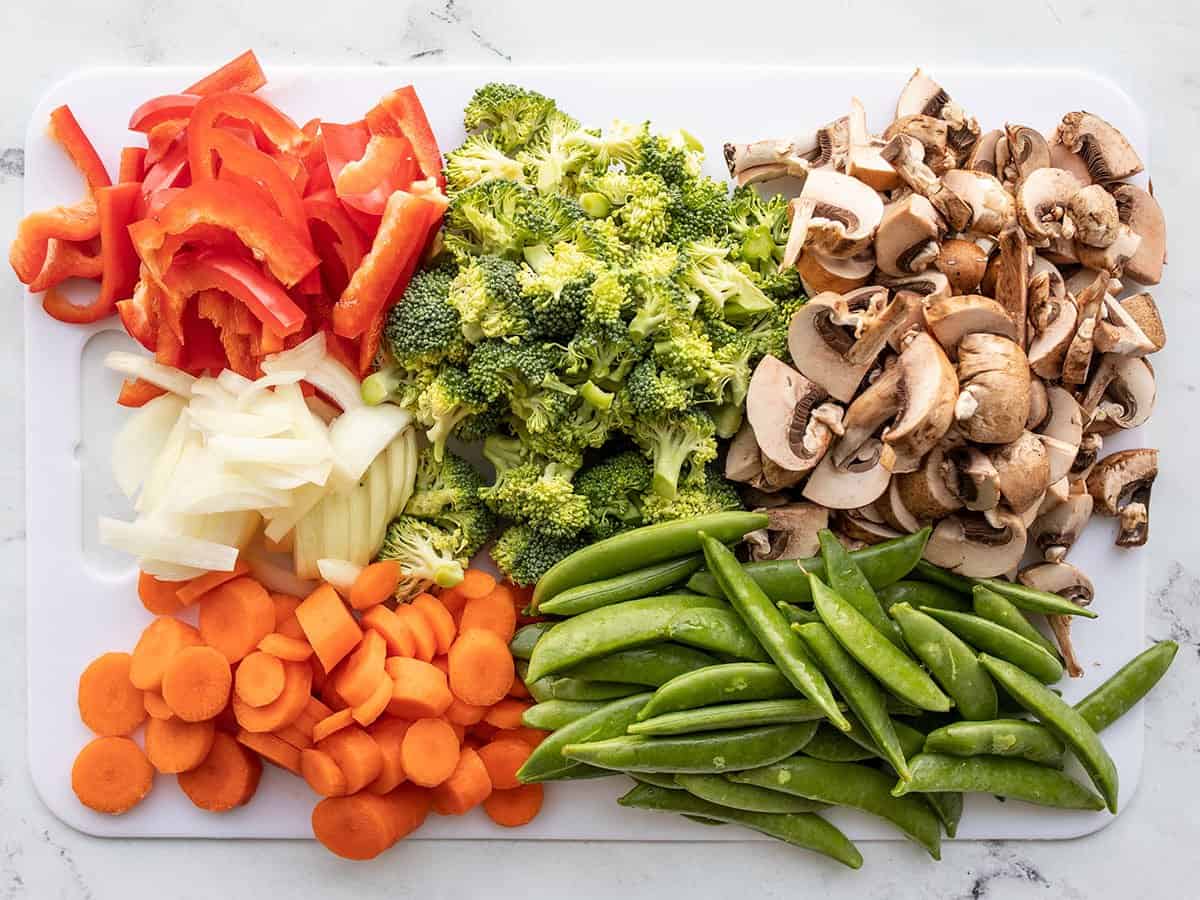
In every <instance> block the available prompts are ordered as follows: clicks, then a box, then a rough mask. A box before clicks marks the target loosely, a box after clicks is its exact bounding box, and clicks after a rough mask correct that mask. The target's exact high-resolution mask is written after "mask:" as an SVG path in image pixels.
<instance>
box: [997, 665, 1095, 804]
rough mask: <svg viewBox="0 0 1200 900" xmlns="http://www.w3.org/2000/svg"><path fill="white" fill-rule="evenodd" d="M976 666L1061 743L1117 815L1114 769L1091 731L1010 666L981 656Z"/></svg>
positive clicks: (1058, 700)
mask: <svg viewBox="0 0 1200 900" xmlns="http://www.w3.org/2000/svg"><path fill="white" fill-rule="evenodd" d="M980 662H982V663H983V665H984V666H985V667H986V668H987V670H988V672H990V673H991V675H992V677H993V678H995V679H996V681H997V682H999V683H1000V684H1002V685H1003V686H1004V689H1005V690H1006V691H1008V692H1009V693H1010V694H1012V696H1013V698H1014V699H1015V700H1016V701H1017V702H1018V703H1020V704H1021V705H1022V706H1023V707H1025V708H1026V709H1027V710H1029V712H1031V713H1033V714H1034V716H1036V717H1037V719H1038V721H1039V722H1041V723H1042V724H1043V725H1045V726H1046V727H1047V728H1049V729H1050V730H1051V731H1052V732H1054V734H1055V735H1056V736H1057V737H1058V739H1059V740H1061V741H1062V742H1063V743H1064V744H1066V745H1067V747H1069V748H1070V750H1071V752H1072V753H1073V754H1075V758H1076V759H1078V760H1079V763H1080V765H1082V766H1083V768H1084V770H1085V771H1086V772H1087V773H1088V776H1089V777H1090V778H1091V779H1092V784H1094V785H1095V786H1096V788H1097V790H1099V791H1100V793H1101V794H1102V795H1103V797H1104V802H1105V804H1106V805H1107V806H1108V809H1109V811H1110V812H1112V813H1116V811H1117V794H1118V791H1119V778H1118V775H1117V766H1116V763H1114V762H1113V760H1112V757H1111V756H1109V755H1108V751H1107V750H1105V749H1104V744H1102V743H1101V742H1100V738H1099V736H1098V735H1097V734H1096V731H1095V729H1094V728H1092V726H1091V725H1089V724H1088V723H1087V719H1085V718H1084V717H1083V716H1081V715H1080V714H1079V713H1078V712H1076V711H1075V709H1074V708H1073V707H1072V706H1071V705H1070V704H1068V703H1067V702H1066V701H1065V700H1063V699H1062V697H1059V696H1058V695H1057V694H1055V693H1054V692H1053V691H1051V690H1049V689H1048V688H1047V687H1046V686H1045V685H1043V684H1041V683H1040V682H1039V681H1038V680H1037V679H1036V678H1034V677H1033V676H1032V675H1030V674H1029V673H1028V672H1024V671H1022V670H1021V669H1019V668H1017V667H1016V666H1014V665H1013V664H1012V663H1010V662H1005V661H1004V660H1002V659H997V658H996V657H994V656H988V655H987V654H984V655H983V656H981V657H980Z"/></svg>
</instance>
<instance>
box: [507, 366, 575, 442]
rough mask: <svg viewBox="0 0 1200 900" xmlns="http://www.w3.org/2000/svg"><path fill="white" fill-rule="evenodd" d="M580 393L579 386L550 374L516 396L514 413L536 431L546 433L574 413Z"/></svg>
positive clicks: (513, 399)
mask: <svg viewBox="0 0 1200 900" xmlns="http://www.w3.org/2000/svg"><path fill="white" fill-rule="evenodd" d="M576 394H577V392H576V390H575V388H573V387H571V386H570V385H569V384H566V383H565V382H563V381H562V379H560V378H559V377H558V376H557V375H554V374H550V375H547V376H546V377H545V378H543V379H542V381H541V384H539V385H536V386H532V387H530V388H529V389H527V390H525V391H521V392H519V393H516V394H514V395H513V397H512V404H511V405H512V411H513V415H515V416H517V417H519V418H520V419H521V420H522V421H523V422H524V423H525V427H526V428H527V429H529V431H530V432H532V433H533V434H542V433H544V432H547V431H550V430H551V429H555V428H558V427H559V426H560V425H561V424H562V423H563V422H564V420H565V419H567V418H568V417H569V416H570V414H571V407H572V405H573V404H574V401H575V396H576Z"/></svg>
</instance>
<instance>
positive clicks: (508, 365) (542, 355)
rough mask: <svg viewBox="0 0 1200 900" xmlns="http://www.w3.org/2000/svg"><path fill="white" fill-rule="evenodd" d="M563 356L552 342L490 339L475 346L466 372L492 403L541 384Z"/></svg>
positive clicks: (556, 367)
mask: <svg viewBox="0 0 1200 900" xmlns="http://www.w3.org/2000/svg"><path fill="white" fill-rule="evenodd" d="M562 358H563V351H562V350H560V349H558V348H557V347H555V346H553V345H552V344H545V343H534V342H522V343H511V342H509V341H504V340H499V339H490V340H485V341H481V342H480V343H478V344H476V345H475V347H474V349H473V350H472V351H471V358H470V359H469V360H468V362H467V372H468V373H469V375H470V378H471V382H472V384H473V385H474V386H475V389H476V390H477V391H478V392H479V394H480V395H481V396H482V398H483V399H484V400H485V401H486V402H487V403H493V402H495V401H497V400H499V399H501V398H504V399H511V398H512V397H514V396H516V395H518V394H521V393H524V392H526V391H528V390H529V388H530V387H531V386H537V385H540V384H541V383H542V381H543V380H545V378H546V377H547V376H548V375H551V374H553V373H554V372H555V371H557V369H558V366H559V364H560V362H561V360H562Z"/></svg>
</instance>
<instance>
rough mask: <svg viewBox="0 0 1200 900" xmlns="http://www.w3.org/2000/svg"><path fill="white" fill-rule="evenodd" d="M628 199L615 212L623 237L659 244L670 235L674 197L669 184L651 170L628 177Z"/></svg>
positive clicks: (628, 239) (633, 241)
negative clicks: (668, 232)
mask: <svg viewBox="0 0 1200 900" xmlns="http://www.w3.org/2000/svg"><path fill="white" fill-rule="evenodd" d="M626 181H627V187H628V194H627V196H626V197H625V202H624V203H623V204H622V205H620V206H618V207H617V208H616V210H615V211H614V213H613V217H614V218H615V219H616V221H617V223H618V225H619V226H620V229H621V236H622V237H623V238H624V239H625V240H627V241H629V242H630V243H634V244H657V243H658V242H660V241H661V240H663V238H664V237H666V234H667V229H668V228H669V226H670V224H671V218H670V210H671V204H672V201H673V199H674V198H673V197H672V195H671V190H670V188H668V187H667V183H666V182H665V181H663V179H662V178H660V177H659V176H658V175H657V174H655V173H653V172H647V173H643V174H640V175H631V176H628V177H627V179H626Z"/></svg>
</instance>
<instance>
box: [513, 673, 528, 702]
mask: <svg viewBox="0 0 1200 900" xmlns="http://www.w3.org/2000/svg"><path fill="white" fill-rule="evenodd" d="M508 696H510V697H513V698H514V699H517V700H528V699H529V698H530V696H531V695H530V693H529V688H527V687H525V682H523V681H522V680H521V679H520V678H514V679H513V683H512V687H510V688H509V689H508Z"/></svg>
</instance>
